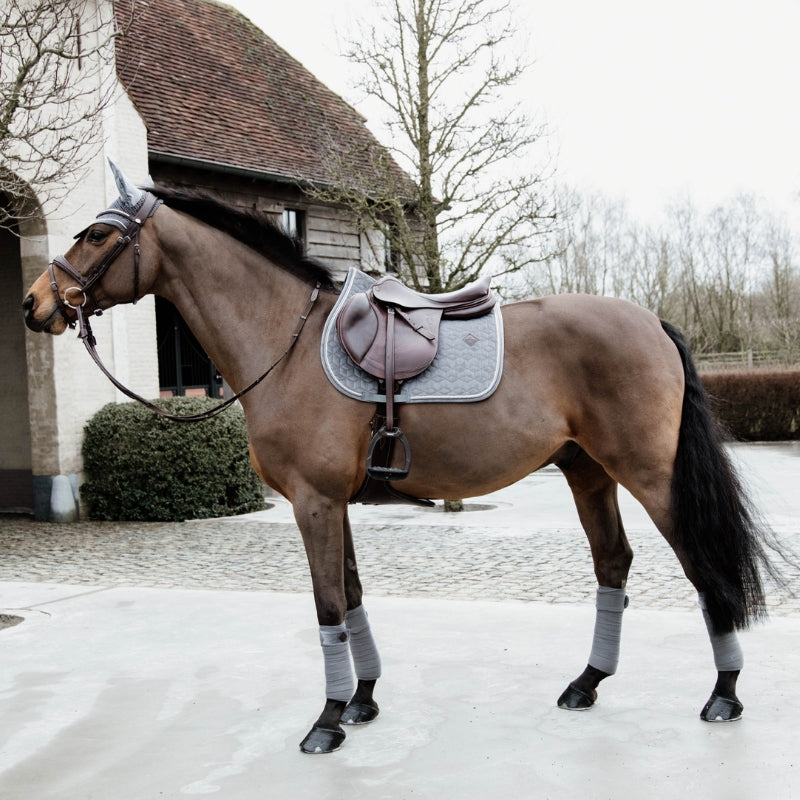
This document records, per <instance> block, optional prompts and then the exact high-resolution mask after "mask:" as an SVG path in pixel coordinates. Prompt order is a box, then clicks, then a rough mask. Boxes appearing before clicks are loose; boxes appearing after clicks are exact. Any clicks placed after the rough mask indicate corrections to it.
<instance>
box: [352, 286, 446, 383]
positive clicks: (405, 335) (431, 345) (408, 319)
mask: <svg viewBox="0 0 800 800" xmlns="http://www.w3.org/2000/svg"><path fill="white" fill-rule="evenodd" d="M423 312H424V313H419V312H418V311H417V310H415V311H414V312H412V313H411V314H408V315H403V316H400V315H397V316H396V317H395V323H394V325H395V329H394V375H393V376H392V377H393V379H394V380H397V381H402V380H405V379H406V378H411V377H413V376H415V375H419V374H420V373H421V372H423V371H424V370H426V369H427V368H428V367H429V366H430V365H431V363H432V362H433V359H434V358H435V357H436V351H437V349H438V337H437V332H438V326H439V320H440V319H441V316H442V312H441V310H438V309H424V310H423ZM387 319H388V314H387V312H386V310H385V309H383V308H381V307H380V306H378V307H376V306H374V305H373V304H372V303H371V302H370V298H369V295H368V293H366V292H361V293H359V294H355V295H353V296H352V297H351V298H350V300H348V301H347V303H346V304H345V305H344V307H343V308H342V311H341V313H340V314H339V316H338V318H337V320H336V331H337V333H338V335H339V341H340V342H341V344H342V347H343V348H344V350H345V352H346V353H347V355H348V356H349V357H350V358H351V359H352V360H353V362H354V363H355V364H356V365H358V366H359V367H360V368H361V369H363V370H364V371H365V372H368V373H369V374H370V375H373V376H375V377H376V378H379V379H380V380H385V379H386V339H387V337H386V325H387Z"/></svg>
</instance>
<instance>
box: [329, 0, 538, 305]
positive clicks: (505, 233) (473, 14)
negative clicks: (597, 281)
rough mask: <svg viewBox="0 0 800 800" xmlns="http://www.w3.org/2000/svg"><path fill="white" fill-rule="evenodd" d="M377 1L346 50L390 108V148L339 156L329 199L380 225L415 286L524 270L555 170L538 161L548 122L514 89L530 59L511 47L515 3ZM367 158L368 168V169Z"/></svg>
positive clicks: (367, 225)
mask: <svg viewBox="0 0 800 800" xmlns="http://www.w3.org/2000/svg"><path fill="white" fill-rule="evenodd" d="M379 7H380V10H381V11H382V17H383V23H382V25H381V26H380V27H379V26H372V27H369V28H368V29H367V30H362V31H361V32H360V34H359V36H358V38H357V39H356V40H354V41H353V42H352V43H351V45H350V48H349V51H348V52H347V56H348V58H349V59H350V60H351V61H353V62H354V63H355V64H357V65H358V66H359V67H361V68H362V70H363V79H362V81H361V82H360V88H361V89H362V90H363V91H364V93H365V95H366V97H367V98H371V99H372V100H373V101H377V103H378V105H379V107H380V108H382V109H383V111H384V112H385V125H386V130H387V131H388V138H389V140H390V143H389V145H388V153H387V152H383V153H381V151H380V150H378V149H376V150H375V151H373V152H372V153H371V154H363V153H359V154H353V153H347V152H342V151H339V152H337V153H334V154H332V155H331V158H335V159H336V164H335V166H334V167H333V169H332V171H333V172H334V173H335V174H338V177H337V179H336V181H335V184H336V185H335V186H331V187H327V188H326V189H325V190H324V192H323V193H322V195H321V198H322V199H325V200H327V201H329V202H337V203H341V204H343V205H346V206H347V207H349V208H350V209H351V210H352V211H353V212H354V214H355V215H356V217H357V218H358V219H359V220H360V221H361V224H362V226H363V229H364V231H370V230H377V231H379V232H380V233H381V235H382V236H383V237H385V241H386V243H387V245H388V250H389V253H390V254H391V255H390V258H391V261H392V263H393V265H394V267H395V268H396V269H398V270H399V271H402V272H403V274H404V276H405V277H407V278H408V279H410V280H411V281H412V282H413V283H414V284H415V285H416V287H417V288H421V289H426V290H428V291H434V292H435V291H441V290H443V289H453V288H457V287H459V286H462V285H464V284H465V283H468V282H469V281H471V280H474V279H475V278H476V277H478V275H479V274H481V273H482V272H483V271H485V270H486V271H491V272H492V273H493V274H494V275H496V276H498V275H504V274H510V273H513V272H516V271H518V270H520V269H521V268H522V267H523V266H525V265H526V264H529V263H531V262H532V261H533V260H535V259H537V258H538V257H539V252H538V249H537V247H536V246H535V241H536V238H537V236H538V235H539V234H540V233H541V232H542V231H543V230H545V229H546V228H547V227H548V226H549V224H550V223H551V221H552V214H553V212H552V209H551V208H550V203H549V198H548V197H547V193H546V176H545V175H544V174H543V173H542V172H535V171H534V172H531V170H530V165H531V163H532V158H533V156H532V153H531V150H532V146H533V145H534V144H535V143H536V142H537V141H538V140H539V138H540V137H541V135H542V130H541V129H540V128H537V127H534V126H532V124H531V123H530V121H529V120H528V119H527V118H526V117H525V116H524V115H522V114H520V113H519V109H518V107H517V105H515V104H514V103H513V101H509V99H508V98H507V97H506V90H507V89H508V88H509V87H511V86H512V85H513V84H514V83H515V82H516V81H517V79H518V78H519V77H520V76H521V75H522V73H523V71H524V69H525V65H524V64H523V63H522V62H521V60H518V59H515V58H514V57H513V56H512V55H511V52H512V49H513V48H512V44H513V41H512V40H513V37H514V29H513V26H512V21H511V16H510V4H509V2H505V1H501V2H498V0H380V2H379ZM365 158H368V159H369V162H370V164H371V165H372V168H371V169H369V170H364V169H361V165H363V163H364V160H365ZM354 165H355V167H354ZM398 165H399V167H401V168H402V170H404V171H405V172H406V173H407V174H408V175H410V176H411V178H412V180H411V181H408V180H406V179H404V178H403V177H400V176H402V172H401V171H400V169H398ZM319 196H320V195H318V197H319Z"/></svg>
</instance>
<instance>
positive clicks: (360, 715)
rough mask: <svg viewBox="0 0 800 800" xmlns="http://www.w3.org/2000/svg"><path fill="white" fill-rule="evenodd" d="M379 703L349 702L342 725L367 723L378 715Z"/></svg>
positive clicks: (343, 715)
mask: <svg viewBox="0 0 800 800" xmlns="http://www.w3.org/2000/svg"><path fill="white" fill-rule="evenodd" d="M378 713H379V709H378V704H377V703H375V702H374V701H373V702H372V703H355V702H353V703H349V704H348V705H347V708H345V710H344V713H343V714H342V725H366V724H367V723H368V722H372V720H374V719H375V717H377V716H378Z"/></svg>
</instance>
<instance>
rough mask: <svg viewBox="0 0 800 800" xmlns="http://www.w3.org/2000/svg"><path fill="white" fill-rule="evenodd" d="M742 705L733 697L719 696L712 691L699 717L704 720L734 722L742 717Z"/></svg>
mask: <svg viewBox="0 0 800 800" xmlns="http://www.w3.org/2000/svg"><path fill="white" fill-rule="evenodd" d="M743 710H744V706H743V705H742V704H741V703H740V702H739V701H738V700H737V699H736V698H734V699H733V700H731V699H730V698H728V697H720V696H719V695H718V694H716V693H714V694H712V695H711V697H710V698H709V700H708V702H707V703H706V704H705V706H704V707H703V710H702V711H701V712H700V719H702V720H704V721H705V722H735V721H736V720H737V719H741V718H742V711H743Z"/></svg>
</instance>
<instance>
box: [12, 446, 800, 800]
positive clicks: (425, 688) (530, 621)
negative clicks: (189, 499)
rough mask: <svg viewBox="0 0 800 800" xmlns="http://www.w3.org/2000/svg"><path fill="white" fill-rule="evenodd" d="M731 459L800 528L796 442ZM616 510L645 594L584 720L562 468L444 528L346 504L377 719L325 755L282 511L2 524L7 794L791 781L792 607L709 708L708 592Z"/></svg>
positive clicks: (688, 788)
mask: <svg viewBox="0 0 800 800" xmlns="http://www.w3.org/2000/svg"><path fill="white" fill-rule="evenodd" d="M734 456H735V458H736V459H737V461H739V463H740V464H741V467H742V472H743V474H744V475H745V477H746V478H747V479H748V483H749V484H750V485H751V489H752V492H753V494H754V496H755V497H756V499H757V502H758V506H759V507H760V509H761V510H762V511H763V513H764V515H765V516H766V517H767V518H768V520H769V522H770V523H771V525H772V526H773V528H774V529H775V531H776V532H777V534H778V535H779V536H780V537H781V538H782V539H784V540H787V541H795V542H797V541H798V540H800V531H799V530H798V529H799V528H800V522H798V520H800V514H799V513H798V512H800V494H799V493H798V492H797V490H796V487H797V486H798V478H800V446H798V445H780V446H742V447H736V448H734ZM621 505H622V510H623V517H624V519H625V521H626V528H627V530H628V533H629V537H630V539H631V541H632V544H633V546H634V549H635V552H636V558H635V561H634V571H633V573H632V575H631V580H630V583H629V593H630V595H631V607H630V608H629V610H628V612H626V616H625V630H624V636H623V651H622V660H621V667H620V673H619V674H618V675H617V676H615V677H614V678H613V679H611V680H609V681H608V682H607V683H606V684H603V687H601V688H602V692H601V696H600V700H599V702H598V705H597V707H596V708H595V709H593V710H592V711H591V712H590V713H588V714H570V713H568V712H563V711H560V710H559V709H557V708H556V707H555V705H554V701H555V698H556V697H557V696H558V694H559V693H560V691H561V690H562V689H563V688H564V686H565V684H566V682H567V681H568V680H569V679H570V678H571V677H574V675H575V674H577V672H578V671H580V669H581V668H582V666H583V665H584V663H585V659H586V654H587V652H588V648H589V643H590V638H591V627H592V623H593V618H594V614H593V609H592V598H593V594H594V578H593V575H592V571H591V562H590V558H589V554H588V548H587V546H586V544H585V540H584V538H583V536H582V534H580V532H579V531H578V530H577V520H576V514H575V512H574V509H573V508H572V507H571V504H570V502H569V495H568V490H566V488H565V485H564V482H563V479H562V478H561V477H560V476H559V475H558V474H557V472H555V471H549V470H546V471H544V472H542V473H538V474H537V475H535V476H531V477H530V478H528V479H527V480H526V481H523V482H521V483H520V484H518V485H517V486H516V487H512V488H510V489H508V490H504V491H503V492H498V493H496V494H494V495H491V496H489V497H487V498H481V499H478V500H472V501H468V507H471V508H472V509H473V510H471V511H468V512H466V513H464V514H462V515H459V516H458V517H457V518H455V519H454V518H453V517H451V516H449V515H445V514H444V513H443V512H441V511H425V510H421V509H415V508H394V509H373V508H367V507H355V508H353V509H352V513H351V517H352V519H353V523H354V530H355V532H356V538H357V547H358V551H359V557H360V566H361V573H362V578H363V580H364V582H365V585H366V588H367V591H368V598H367V605H368V608H369V609H370V614H371V617H372V620H373V624H374V627H375V630H376V636H377V638H378V643H379V645H380V647H381V651H382V655H383V660H384V677H383V678H382V680H381V683H380V687H379V689H380V691H379V700H380V702H381V705H382V714H381V716H380V717H379V718H378V720H377V721H376V722H375V723H374V724H373V725H371V726H368V727H367V728H366V729H364V730H354V731H351V732H350V734H349V736H348V740H347V742H346V744H345V747H344V749H343V750H342V751H341V752H340V753H337V754H335V755H332V756H326V757H321V758H309V757H302V756H301V755H300V754H299V753H298V752H297V743H298V741H299V740H300V738H302V735H303V734H304V733H305V731H306V730H307V728H308V726H309V724H310V722H311V721H312V720H313V718H314V716H315V715H316V713H318V710H319V707H321V702H322V701H321V691H322V675H321V659H320V657H319V646H318V642H317V632H316V625H315V620H314V612H313V602H312V599H311V595H310V591H309V579H308V574H307V569H306V567H305V559H304V555H303V552H302V547H301V544H300V539H299V534H298V533H297V531H296V528H295V526H294V524H293V522H292V521H291V512H290V509H289V508H288V507H287V506H286V504H284V503H283V502H280V501H275V503H274V505H273V507H272V508H271V509H269V510H267V511H263V512H258V513H257V514H251V515H247V516H245V517H240V518H236V519H222V520H206V521H196V522H190V523H183V524H177V525H161V524H147V525H141V524H137V525H128V524H125V525H121V524H97V523H79V524H75V525H68V526H61V525H58V526H57V525H43V524H36V523H33V522H30V521H27V520H20V519H13V518H0V548H2V554H3V557H2V559H0V621H2V620H6V621H9V622H10V621H14V619H13V618H15V617H16V618H20V617H21V618H23V622H21V623H19V624H16V625H14V626H12V627H6V628H5V629H4V630H2V631H0V797H2V798H3V800H47V799H48V798H53V799H54V800H55V798H58V800H83V798H85V799H86V800H89V798H102V799H103V800H105V798H114V800H149V798H162V797H168V798H169V797H171V798H179V797H185V796H187V795H196V794H214V795H216V796H217V797H220V798H225V799H226V800H228V798H230V799H232V800H251V799H253V798H262V797H265V796H266V797H272V796H275V797H286V798H292V800H305V799H306V798H309V800H310V799H311V798H314V800H319V798H321V797H325V798H328V797H331V798H335V799H336V800H339V798H342V800H344V798H348V800H349V799H350V798H370V800H372V798H378V799H382V798H387V799H388V800H396V799H398V798H409V799H412V798H426V799H427V798H431V800H433V799H434V798H436V800H439V798H441V797H448V798H449V797H458V798H459V800H473V798H479V797H480V798H484V797H485V796H486V795H489V794H491V795H493V796H497V797H504V798H505V797H508V798H517V797H519V798H522V797H525V798H529V797H530V798H552V800H571V799H572V798H578V797H580V798H582V799H585V800H601V799H602V798H612V799H614V800H615V799H616V798H627V797H645V796H647V797H650V796H658V797H659V798H662V799H664V798H676V799H677V798H681V800H683V798H685V797H687V796H693V797H703V798H717V797H719V798H725V800H731V799H733V800H749V799H750V798H758V799H759V800H760V798H763V797H774V798H776V800H778V799H779V798H780V799H782V798H789V797H795V796H800V778H798V762H797V756H796V753H797V741H798V740H799V739H800V695H798V692H797V689H796V683H797V674H798V666H800V664H799V663H798V652H800V606H798V599H797V598H784V597H781V596H778V595H777V594H775V593H772V594H771V595H770V598H769V605H770V609H771V615H772V619H771V621H770V622H769V623H768V624H767V625H765V626H760V627H758V628H756V629H754V630H753V631H749V632H747V633H745V634H744V635H743V636H742V640H743V645H744V648H745V652H746V660H747V668H746V670H745V672H744V673H743V675H742V680H741V681H740V689H741V694H742V699H743V701H744V703H745V706H746V709H745V718H744V719H743V720H742V721H741V722H739V723H734V724H731V725H724V726H714V725H706V724H702V723H701V722H700V721H699V720H698V719H697V713H698V711H699V709H700V707H701V706H702V704H703V702H704V701H705V699H706V697H707V695H708V693H709V691H710V689H711V686H712V685H713V677H714V672H713V666H712V665H711V663H710V654H709V648H708V642H707V637H706V635H705V631H704V629H703V625H702V621H701V620H700V615H699V612H698V611H697V609H696V603H695V598H694V593H693V591H692V590H691V587H690V586H689V585H688V582H687V581H686V580H685V579H684V578H683V577H682V575H681V574H680V569H679V567H678V565H677V562H676V560H675V558H674V556H673V555H672V553H671V551H670V550H669V548H667V547H666V545H665V544H664V543H663V541H662V540H661V538H660V536H658V534H657V533H656V532H655V531H654V529H653V528H652V525H651V524H650V523H649V521H648V520H647V518H646V517H645V516H644V514H643V513H642V511H641V509H639V507H638V506H637V505H636V504H635V503H633V501H632V500H631V499H630V498H628V497H626V496H624V495H623V496H622V498H621ZM488 507H491V508H488ZM520 601H522V602H520ZM0 627H2V626H0Z"/></svg>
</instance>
